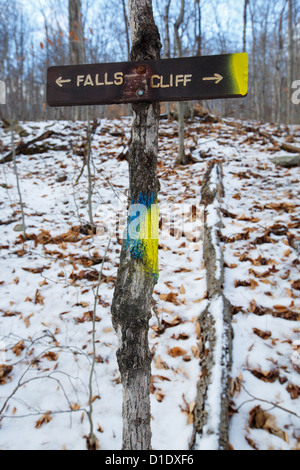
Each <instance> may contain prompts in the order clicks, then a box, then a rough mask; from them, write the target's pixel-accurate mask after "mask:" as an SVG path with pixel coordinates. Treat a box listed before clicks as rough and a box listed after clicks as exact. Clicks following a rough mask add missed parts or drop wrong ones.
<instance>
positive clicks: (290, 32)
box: [287, 0, 294, 124]
mask: <svg viewBox="0 0 300 470" xmlns="http://www.w3.org/2000/svg"><path fill="white" fill-rule="evenodd" d="M293 49H294V47H293V0H289V10H288V63H287V89H288V90H287V123H288V124H291V122H292V102H291V90H292V81H293V56H294V54H293V52H294V51H293Z"/></svg>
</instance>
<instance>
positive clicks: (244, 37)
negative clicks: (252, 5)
mask: <svg viewBox="0 0 300 470" xmlns="http://www.w3.org/2000/svg"><path fill="white" fill-rule="evenodd" d="M248 5H249V0H244V28H243V52H246V36H247V8H248Z"/></svg>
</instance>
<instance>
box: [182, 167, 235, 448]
mask: <svg viewBox="0 0 300 470" xmlns="http://www.w3.org/2000/svg"><path fill="white" fill-rule="evenodd" d="M222 197H224V194H223V185H222V167H221V166H220V165H219V164H215V163H212V164H211V165H210V166H209V169H208V171H207V173H206V175H205V177H204V181H203V186H202V204H203V206H204V208H205V209H204V214H205V220H204V222H205V223H204V242H203V245H204V246H203V252H204V261H205V267H206V272H207V275H206V278H207V293H208V306H207V308H206V310H205V311H204V312H203V313H202V314H201V316H200V318H199V320H198V321H199V332H200V333H199V349H200V362H201V371H202V373H201V377H200V379H199V382H198V386H197V398H196V407H195V410H194V434H193V438H192V442H191V447H192V448H193V449H196V450H227V449H228V444H229V441H228V407H229V401H230V390H229V387H230V371H231V360H232V327H231V306H230V303H229V302H228V300H227V299H226V297H225V296H224V293H223V284H224V263H223V253H222V247H221V243H220V237H219V232H220V230H221V228H222V221H221V217H220V211H219V205H220V200H221V198H222Z"/></svg>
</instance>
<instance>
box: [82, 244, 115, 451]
mask: <svg viewBox="0 0 300 470" xmlns="http://www.w3.org/2000/svg"><path fill="white" fill-rule="evenodd" d="M110 243H111V238H110V239H109V241H108V244H107V247H106V250H105V253H104V256H103V260H102V266H101V270H100V272H99V278H98V284H97V287H96V291H95V294H94V296H95V298H94V310H93V329H92V344H93V360H92V367H91V371H90V379H89V391H90V393H89V402H88V405H89V411H88V412H87V415H88V418H89V422H90V434H89V438H88V439H89V446H90V447H91V448H92V449H93V448H95V445H96V436H95V434H94V423H93V375H94V371H95V364H96V341H95V335H96V312H97V305H98V296H99V290H100V285H101V280H102V274H103V268H104V263H105V260H106V257H107V253H108V250H109V247H110Z"/></svg>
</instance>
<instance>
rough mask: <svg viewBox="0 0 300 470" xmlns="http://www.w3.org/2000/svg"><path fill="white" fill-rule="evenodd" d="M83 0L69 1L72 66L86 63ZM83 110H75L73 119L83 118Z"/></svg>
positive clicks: (70, 56)
mask: <svg viewBox="0 0 300 470" xmlns="http://www.w3.org/2000/svg"><path fill="white" fill-rule="evenodd" d="M81 12H82V10H81V0H69V62H70V64H71V65H78V64H83V63H84V62H85V47H84V37H83V27H82V13H81ZM84 114H85V113H84V110H83V108H82V109H80V108H79V107H78V106H75V107H74V108H73V119H74V120H75V121H76V120H77V119H80V118H82V116H83V115H84Z"/></svg>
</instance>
